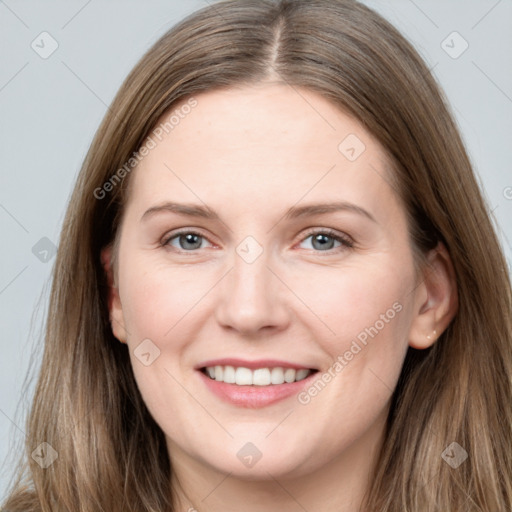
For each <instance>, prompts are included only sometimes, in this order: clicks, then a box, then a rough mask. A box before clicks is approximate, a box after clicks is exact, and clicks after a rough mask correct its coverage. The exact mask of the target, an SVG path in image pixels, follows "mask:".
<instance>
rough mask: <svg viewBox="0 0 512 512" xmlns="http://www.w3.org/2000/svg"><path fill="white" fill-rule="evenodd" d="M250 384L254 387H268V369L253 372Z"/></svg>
mask: <svg viewBox="0 0 512 512" xmlns="http://www.w3.org/2000/svg"><path fill="white" fill-rule="evenodd" d="M252 383H253V385H254V386H268V385H269V384H270V370H269V369H268V368H259V369H257V370H254V373H253V374H252Z"/></svg>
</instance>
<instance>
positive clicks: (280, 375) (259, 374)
mask: <svg viewBox="0 0 512 512" xmlns="http://www.w3.org/2000/svg"><path fill="white" fill-rule="evenodd" d="M206 373H207V375H209V376H210V378H211V379H215V380H216V381H219V382H225V383H227V384H237V385H238V386H270V385H272V384H284V383H285V382H287V383H291V382H298V381H300V380H304V379H305V378H306V377H308V376H309V375H310V374H311V370H307V369H305V368H302V369H300V370H295V369H294V368H280V367H276V368H258V369H256V370H251V369H249V368H244V367H239V368H235V367H233V366H208V367H207V368H206Z"/></svg>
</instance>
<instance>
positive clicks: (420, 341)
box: [409, 242, 458, 350]
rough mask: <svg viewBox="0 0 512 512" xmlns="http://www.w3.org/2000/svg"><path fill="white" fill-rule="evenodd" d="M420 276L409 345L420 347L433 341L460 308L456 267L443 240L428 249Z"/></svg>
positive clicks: (426, 345)
mask: <svg viewBox="0 0 512 512" xmlns="http://www.w3.org/2000/svg"><path fill="white" fill-rule="evenodd" d="M420 279H422V281H421V284H420V285H419V286H418V287H417V288H416V291H415V306H414V307H415V317H414V319H413V323H412V325H411V330H410V332H409V345H410V346H411V347H413V348H416V349H420V350H421V349H426V348H428V347H430V346H431V345H433V344H434V342H435V341H436V339H437V338H439V336H440V335H441V333H442V332H443V331H444V330H445V329H446V328H447V327H448V325H449V324H450V322H451V321H452V319H453V317H454V316H455V314H456V313H457V309H458V297H457V282H456V278H455V271H454V269H453V264H452V261H451V258H450V255H449V253H448V251H447V250H446V248H445V246H444V245H443V244H442V243H441V242H439V243H438V245H437V247H436V248H435V249H432V250H431V251H430V252H429V253H428V255H427V263H426V264H425V266H424V268H423V270H422V274H421V276H420Z"/></svg>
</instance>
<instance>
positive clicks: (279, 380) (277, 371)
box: [270, 368, 284, 384]
mask: <svg viewBox="0 0 512 512" xmlns="http://www.w3.org/2000/svg"><path fill="white" fill-rule="evenodd" d="M270 382H272V384H284V371H283V369H282V368H272V373H271V374H270Z"/></svg>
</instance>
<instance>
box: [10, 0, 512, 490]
mask: <svg viewBox="0 0 512 512" xmlns="http://www.w3.org/2000/svg"><path fill="white" fill-rule="evenodd" d="M208 3H212V2H209V1H207V0H187V1H186V2H185V1H178V0H159V1H155V0H153V1H147V2H143V1H142V0H138V1H136V0H129V1H127V0H124V1H120V0H117V1H113V0H112V1H104V0H89V1H86V0H80V1H77V0H72V1H70V0H65V1H64V0H61V1H53V0H52V1H49V0H47V1H44V2H41V1H40V0H38V1H36V0H24V1H21V0H4V1H2V0H0V59H1V60H0V112H1V116H0V149H1V153H0V155H1V160H0V173H1V177H0V180H1V181H0V183H1V186H0V226H1V242H2V244H1V247H2V250H1V252H0V325H1V333H2V338H1V344H0V348H1V351H0V390H1V394H0V464H1V468H2V469H1V470H0V499H1V497H3V496H4V494H5V490H6V486H7V483H8V481H9V477H10V475H11V473H12V461H11V459H6V457H7V454H8V448H9V446H13V443H19V442H22V441H23V438H24V434H23V430H24V417H25V414H26V407H27V404H28V403H29V399H30V394H31V392H32V389H33V380H32V381H30V380H29V381H28V386H27V387H26V388H23V383H24V379H25V376H26V375H28V378H29V379H33V378H34V377H35V375H36V372H37V369H38V367H39V364H40V355H41V349H42V345H41V333H42V325H43V323H44V314H45V311H46V305H47V297H48V291H49V277H50V272H51V267H52V265H53V262H54V258H53V256H52V243H53V244H55V243H57V240H58V236H59V231H60V227H61V223H62V220H63V215H64V211H65V207H66V204H67V201H68V198H69V194H70V192H71V189H72V186H73V183H74V181H75V178H76V175H77V172H78V170H79V168H80V165H81V162H82V160H83V158H84V156H85V153H86V151H87V148H88V146H89V144H90V142H91V140H92V137H93V134H94V132H95V130H96V129H97V127H98V125H99V123H100V121H101V119H102V117H103V115H104V114H105V111H106V108H107V105H108V104H109V103H110V101H111V100H112V99H113V97H114V95H115V93H116V91H117V89H118V87H119V86H120V85H121V82H122V81H123V79H124V77H125V76H126V74H127V73H128V72H129V70H130V69H131V68H132V66H133V65H134V64H135V62H136V61H137V59H138V58H139V57H140V56H141V55H142V53H143V52H144V51H145V50H146V49H148V48H149V47H150V46H151V44H152V43H153V42H154V41H155V40H156V39H157V37H158V36H159V35H161V34H162V33H163V32H164V31H166V30H167V29H168V28H169V27H170V26H172V25H173V24H175V23H176V22H177V21H179V20H180V19H181V18H183V17H184V16H185V15H186V14H188V13H190V12H192V11H194V10H196V9H197V8H200V7H203V6H205V5H207V4H208ZM364 3H366V4H367V5H369V6H371V7H374V8H375V9H376V10H378V11H379V12H381V13H382V14H383V15H384V16H385V17H386V18H388V19H389V20H390V21H391V22H393V23H394V24H395V25H396V26H397V27H398V28H399V29H400V30H401V31H402V32H403V33H404V34H405V35H406V36H407V37H408V38H409V39H410V40H411V41H412V42H413V43H414V44H415V46H416V48H417V49H418V50H419V51H420V53H421V54H422V56H423V57H424V58H425V60H426V61H427V63H428V64H429V66H430V67H431V68H433V71H434V74H435V75H436V76H437V78H438V80H439V81H440V83H441V85H442V86H443V88H444V90H445V92H446V94H447V96H448V99H449V101H450V104H451V106H452V109H453V112H454V115H455V117H456V120H457V122H458V124H459V126H460V129H461V131H462V135H463V137H464V140H465V142H466V146H467V148H468V150H469V154H470V157H471V159H472V161H473V163H474V165H475V169H476V171H477V173H478V175H479V177H480V179H481V182H482V186H483V187H484V190H485V194H486V197H487V200H488V204H489V209H490V210H492V211H493V212H494V215H495V217H496V219H497V224H498V226H499V228H500V232H501V234H500V236H501V239H502V242H503V246H504V249H505V252H506V256H507V259H508V261H509V267H510V262H511V261H512V246H511V244H510V242H509V241H511V240H512V223H511V222H510V219H511V218H512V171H511V165H512V164H511V162H512V144H511V143H512V138H511V134H512V68H511V66H512V57H511V56H512V2H511V0H471V1H467V0H457V1H450V2H441V1H439V0H428V1H421V0H414V1H413V0H386V1H376V0H366V1H365V2H364ZM44 31H46V32H48V33H49V34H50V35H51V37H52V38H53V39H54V40H55V41H56V42H57V44H58V48H57V49H56V50H55V52H54V53H53V54H52V55H50V56H49V57H48V58H46V59H44V58H42V57H41V56H40V55H39V54H38V53H37V52H36V51H35V50H34V49H33V48H32V47H31V44H33V45H34V47H35V48H36V49H37V51H39V53H43V52H44V51H49V50H50V49H51V44H52V40H51V39H50V38H49V37H48V36H44V35H43V36H40V34H41V33H42V32H44ZM454 31H456V32H457V33H458V34H459V35H457V34H455V35H453V34H452V33H453V32H454ZM41 39H43V41H42V42H41ZM33 41H34V43H32V42H33ZM443 41H444V43H443ZM465 42H467V44H468V45H469V46H468V48H467V50H466V51H464V53H462V54H461V55H460V56H458V57H457V58H454V57H456V56H457V55H458V53H460V51H461V50H462V49H464V47H465V45H466V43H465ZM450 54H451V55H450ZM45 237H46V239H44V238H45ZM41 239H44V240H42V241H41ZM34 246H35V249H33V248H34ZM45 259H48V261H46V262H45ZM37 304H39V313H38V314H37V315H34V311H36V305H37ZM31 358H32V362H33V364H32V367H31V368H30V370H29V363H30V360H31ZM34 448H35V447H34ZM16 455H17V450H16V449H14V448H13V449H12V450H11V457H12V456H14V457H15V456H16Z"/></svg>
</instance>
